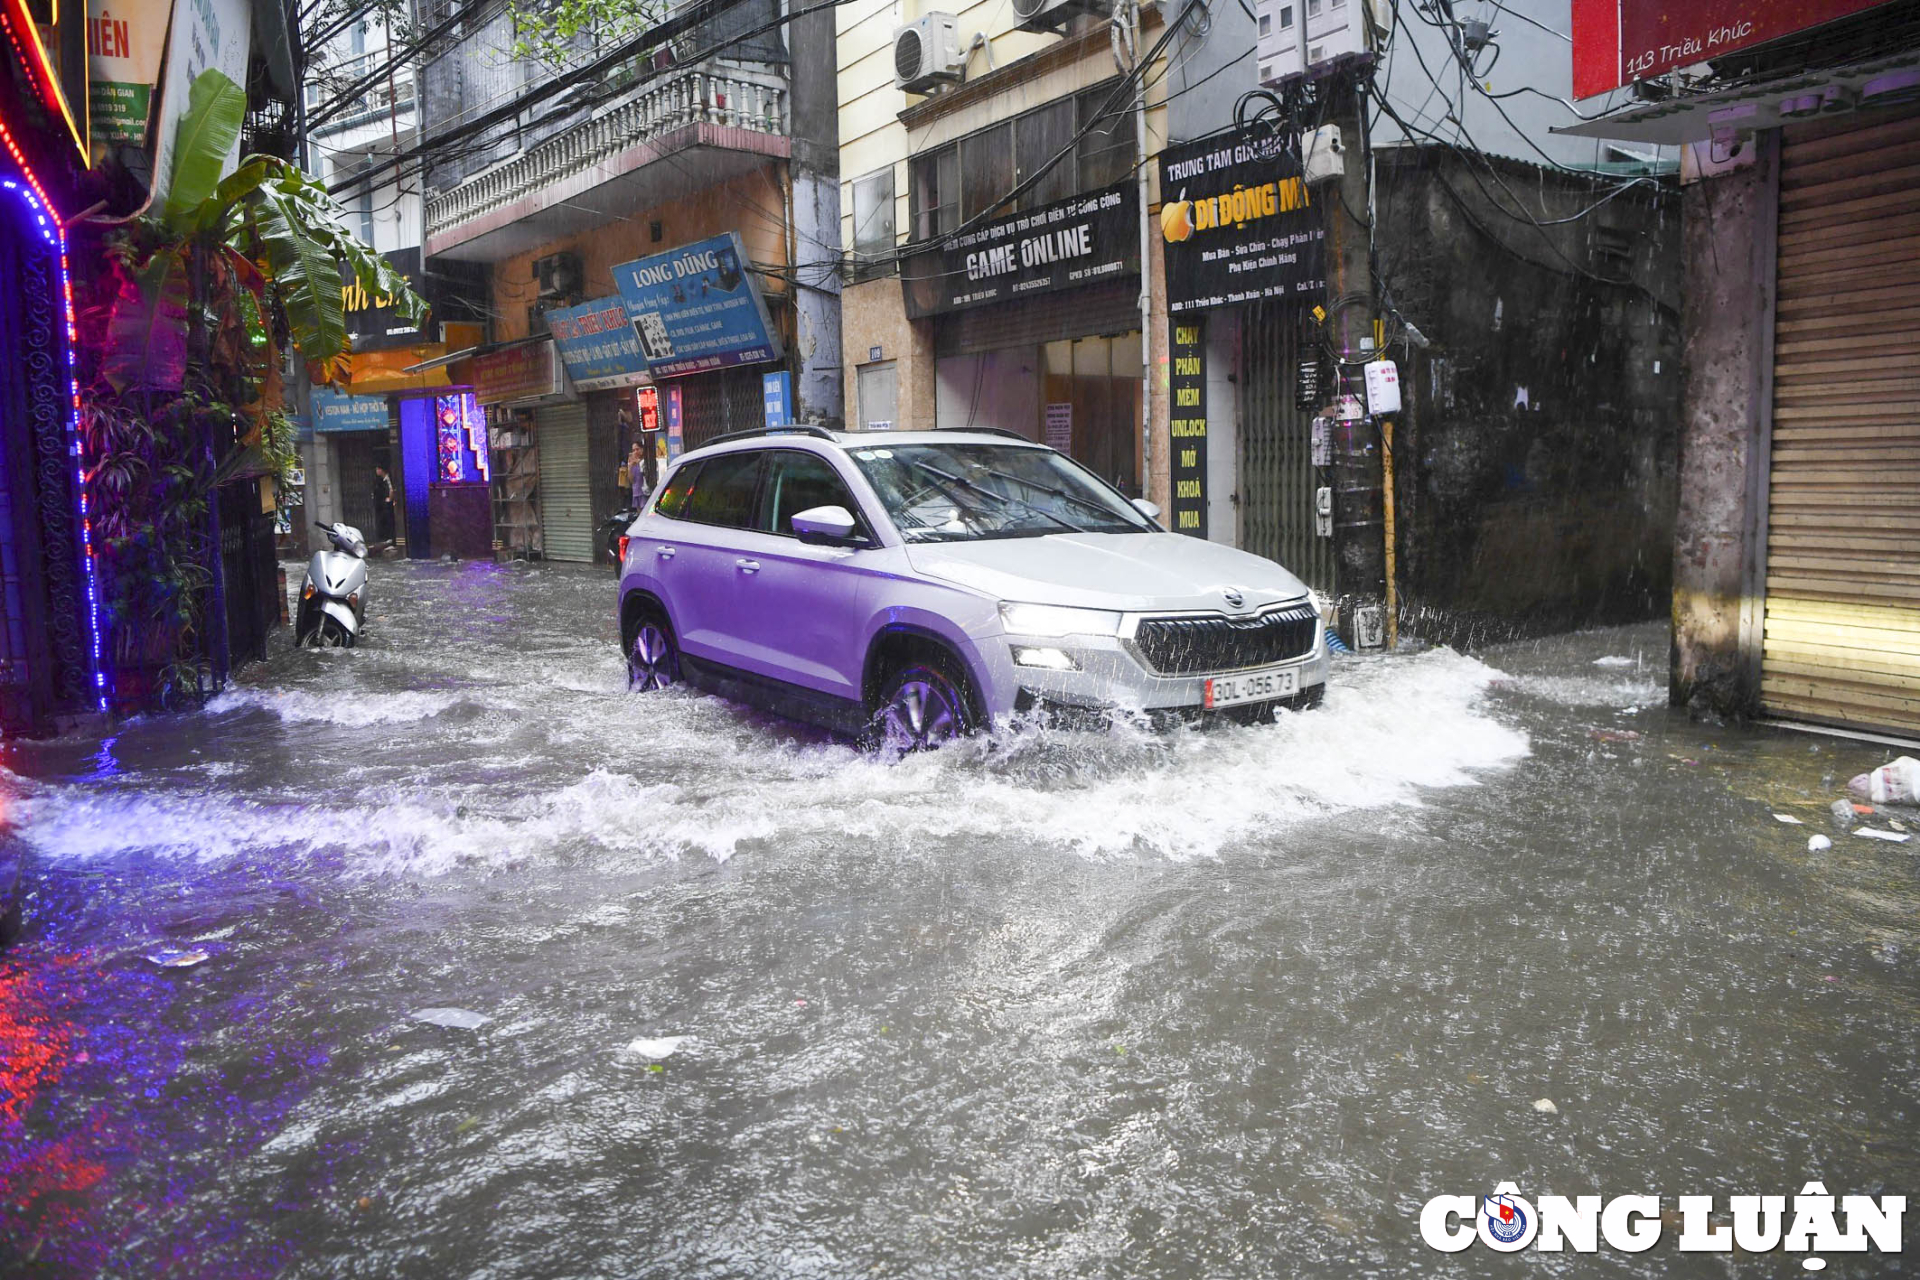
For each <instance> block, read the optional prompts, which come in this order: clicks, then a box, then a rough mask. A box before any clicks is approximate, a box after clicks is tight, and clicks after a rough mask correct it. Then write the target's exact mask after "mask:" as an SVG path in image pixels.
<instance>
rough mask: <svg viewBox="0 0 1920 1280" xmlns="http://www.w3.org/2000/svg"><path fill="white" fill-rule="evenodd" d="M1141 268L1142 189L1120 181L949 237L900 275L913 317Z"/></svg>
mask: <svg viewBox="0 0 1920 1280" xmlns="http://www.w3.org/2000/svg"><path fill="white" fill-rule="evenodd" d="M1139 272H1140V195H1139V191H1138V189H1137V188H1136V187H1135V186H1134V184H1133V183H1131V182H1120V183H1115V184H1114V185H1113V186H1111V187H1102V188H1101V189H1100V190H1098V191H1089V192H1087V193H1085V194H1084V195H1077V196H1071V197H1069V198H1067V199H1065V200H1057V201H1055V202H1054V203H1052V204H1048V205H1042V206H1041V207H1040V208H1038V209H1033V210H1029V211H1028V212H1025V213H1017V214H1013V215H1012V216H1010V217H1005V218H997V219H995V220H994V221H992V222H988V223H985V224H984V225H982V226H979V227H976V228H974V229H973V230H971V231H968V232H966V233H964V234H962V235H957V236H951V237H949V238H947V239H946V240H944V241H942V242H941V243H940V245H939V246H938V247H937V248H932V249H928V250H925V251H923V252H920V253H916V254H914V255H913V256H912V257H910V258H908V259H907V261H906V263H905V265H904V266H903V268H902V270H901V274H900V280H901V285H902V288H903V289H904V291H905V293H906V299H907V315H908V317H909V318H911V319H914V320H919V319H921V318H923V317H925V316H930V315H935V314H938V313H940V312H943V311H960V310H964V309H966V308H968V307H983V306H987V305H990V304H992V303H996V302H1010V301H1013V300H1014V299H1017V298H1023V297H1026V296H1027V295H1029V294H1034V293H1050V292H1052V291H1054V290H1056V289H1077V288H1079V287H1081V286H1082V285H1090V284H1102V283H1104V282H1106V281H1108V280H1117V279H1119V278H1121V277H1123V276H1129V275H1138V274H1139Z"/></svg>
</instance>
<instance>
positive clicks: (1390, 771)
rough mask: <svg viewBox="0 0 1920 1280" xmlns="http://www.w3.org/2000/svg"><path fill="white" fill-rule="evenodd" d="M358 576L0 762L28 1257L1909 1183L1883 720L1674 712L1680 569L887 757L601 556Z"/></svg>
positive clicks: (1285, 1261)
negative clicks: (1055, 728)
mask: <svg viewBox="0 0 1920 1280" xmlns="http://www.w3.org/2000/svg"><path fill="white" fill-rule="evenodd" d="M373 573H374V587H375V591H376V595H375V597H374V606H373V611H372V616H371V621H370V627H369V633H368V641H367V643H366V645H365V647H363V648H361V649H359V650H355V651H350V652H305V653H281V654H279V655H278V656H276V657H275V658H274V659H273V661H272V662H270V663H268V664H266V665H265V666H264V667H261V668H255V669H253V670H252V671H250V672H249V673H247V676H246V678H245V680H244V681H243V683H242V684H241V686H240V687H238V688H236V689H235V690H233V691H231V692H229V693H227V694H225V695H223V696H221V697H220V698H219V699H217V700H216V701H215V702H214V703H213V705H211V706H210V707H209V708H208V709H207V710H206V711H205V712H204V713H201V714H198V715H193V716H185V717H175V718H161V719H153V720H148V721H143V722H136V723H132V724H127V725H124V726H121V727H120V728H119V729H118V730H117V731H116V732H115V733H114V735H113V736H111V737H109V738H107V739H105V740H104V741H101V740H98V739H82V738H72V739H67V740H62V741H58V742H54V743H47V744H12V745H11V746H9V747H8V748H7V749H6V753H5V755H4V757H0V759H3V760H4V763H5V766H6V769H7V773H5V774H4V775H0V787H3V789H4V791H5V793H6V804H7V808H8V816H9V818H10V819H11V821H12V823H13V824H14V826H15V828H16V830H17V832H18V834H19V835H20V837H21V838H22V839H24V841H25V842H26V843H27V845H28V846H29V847H30V849H31V850H32V853H33V857H34V862H33V864H32V869H31V873H30V874H31V876H32V878H33V880H34V881H35V883H36V886H37V887H36V888H35V891H34V895H33V897H32V899H31V901H30V902H29V904H28V923H27V931H26V934H25V936H24V937H23V939H22V940H21V942H20V943H19V944H17V945H16V946H15V948H14V949H13V950H12V951H11V952H10V953H8V954H7V955H6V956H5V957H0V1055H4V1057H3V1058H0V1274H6V1275H48V1276H93V1275H115V1276H123V1275H124V1276H138V1277H161V1276H165V1277H172V1276H179V1277H244V1276H269V1275H284V1276H292V1277H307V1276H335V1275H338V1276H349V1275H351V1276H423V1277H424V1276H480V1275H484V1276H489V1277H522V1276H525V1277H535V1276H538V1277H548V1276H649V1277H675V1278H680V1277H776V1276H778V1277H785V1276H807V1277H813V1276H821V1277H840V1276H911V1277H932V1276H952V1277H976V1276H993V1277H998V1276H1100V1277H1107V1276H1167V1277H1185V1276H1195V1277H1199V1276H1206V1277H1238V1276H1246V1277H1269V1276H1398V1275H1409V1274H1435V1275H1467V1274H1479V1273H1483V1272H1491V1273H1494V1274H1509V1275H1516V1276H1517V1275H1522V1274H1545V1275H1565V1276H1584V1275H1623V1274H1638V1275H1653V1274H1661V1275H1665V1274H1680V1275H1703V1276H1725V1275H1732V1274H1738V1275H1740V1276H1749V1275H1755V1276H1772V1275H1790V1274H1805V1272H1803V1271H1802V1270H1801V1258H1800V1257H1799V1256H1798V1255H1791V1254H1787V1253H1783V1252H1782V1253H1771V1254H1764V1255H1746V1254H1741V1255H1733V1256H1720V1255H1697V1254H1683V1253H1679V1252H1677V1251H1676V1247H1675V1242H1676V1240H1677V1237H1678V1234H1679V1232H1678V1227H1677V1224H1676V1223H1673V1222H1670V1223H1669V1224H1668V1226H1667V1229H1666V1231H1665V1235H1664V1237H1663V1239H1662V1240H1661V1242H1660V1244H1659V1245H1658V1246H1657V1247H1656V1248H1655V1249H1654V1250H1653V1251H1652V1252H1649V1253H1645V1254H1638V1255H1634V1254H1623V1253H1617V1252H1608V1251H1604V1250H1603V1251H1602V1252H1601V1253H1599V1254H1597V1255H1592V1256H1580V1255H1576V1254H1572V1253H1559V1254H1548V1253H1539V1252H1529V1253H1527V1254H1523V1255H1520V1256H1517V1257H1502V1256H1499V1255H1495V1254H1492V1253H1490V1252H1488V1251H1487V1250H1486V1249H1485V1248H1484V1247H1480V1246H1476V1247H1475V1248H1474V1249H1473V1250H1472V1251H1471V1252H1469V1253H1465V1254H1460V1255H1452V1256H1449V1255H1442V1254H1438V1253H1434V1252H1432V1251H1430V1250H1428V1249H1427V1248H1426V1247H1425V1246H1424V1245H1422V1243H1421V1241H1420V1237H1419V1230H1418V1220H1419V1210H1420V1206H1421V1205H1422V1204H1423V1203H1425V1202H1426V1200H1427V1199H1428V1198H1430V1197H1432V1196H1435V1195H1440V1194H1456V1195H1478V1194H1485V1193H1488V1192H1490V1191H1491V1190H1492V1189H1493V1186H1494V1184H1496V1183H1497V1182H1500V1181H1503V1180H1511V1181H1514V1182H1515V1183H1517V1184H1518V1185H1519V1186H1520V1189H1521V1191H1522V1192H1523V1194H1526V1195H1529V1196H1538V1195H1540V1194H1542V1193H1548V1194H1561V1195H1569V1196H1571V1195H1577V1194H1602V1195H1607V1196H1615V1195H1625V1194H1632V1193H1638V1194H1659V1195H1662V1196H1664V1197H1666V1200H1665V1201H1664V1203H1665V1205H1666V1206H1667V1207H1668V1208H1672V1206H1673V1204H1674V1200H1673V1197H1677V1196H1679V1195H1683V1194H1700V1195H1713V1196H1716V1197H1718V1205H1719V1207H1720V1209H1721V1210H1722V1212H1723V1213H1724V1211H1725V1209H1726V1203H1727V1202H1726V1197H1728V1196H1730V1195H1735V1194H1753V1193H1761V1194H1767V1195H1783V1196H1787V1197H1792V1196H1793V1195H1794V1194H1795V1193H1796V1192H1798V1191H1799V1190H1800V1189H1801V1187H1802V1186H1803V1185H1804V1184H1805V1183H1807V1182H1810V1181H1814V1180H1819V1181H1822V1182H1823V1183H1824V1184H1825V1186H1826V1187H1827V1189H1828V1190H1829V1191H1830V1192H1832V1193H1833V1194H1834V1195H1836V1196H1838V1195H1847V1194H1868V1195H1885V1194H1908V1195H1911V1194H1913V1193H1915V1192H1917V1191H1920V915H1917V914H1916V912H1917V911H1920V840H1916V841H1915V842H1914V843H1912V844H1910V845H1907V846H1902V845H1898V844H1888V843H1878V842H1875V841H1871V840H1867V839H1861V838H1859V837H1857V836H1852V835H1848V834H1843V833H1841V832H1839V831H1837V830H1835V829H1834V828H1833V827H1832V825H1831V822H1830V820H1829V818H1828V815H1827V812H1826V810H1827V805H1828V804H1829V803H1830V802H1831V801H1832V800H1833V799H1834V798H1835V797H1836V795H1838V790H1837V788H1839V787H1843V786H1844V785H1845V781H1846V779H1847V777H1848V776H1850V775H1851V774H1853V773H1856V772H1859V771H1861V770H1864V769H1865V768H1867V767H1869V766H1871V765H1874V764H1878V763H1880V762H1881V761H1882V760H1884V759H1885V758H1886V756H1887V755H1889V754H1892V753H1891V752H1888V751H1887V750H1885V749H1884V748H1881V747H1876V746H1872V745H1870V744H1863V743H1857V742H1841V741H1835V740H1830V739H1825V738H1815V737H1808V736H1804V735H1798V734H1791V733H1785V732H1779V731H1764V730H1763V731H1751V730H1737V729H1714V728H1705V727H1701V726H1695V725H1689V724H1688V723H1687V722H1686V721H1685V720H1684V718H1681V717H1677V716H1675V715H1673V714H1672V713H1670V712H1669V711H1668V710H1667V709H1666V707H1665V705H1664V703H1665V698H1664V688H1663V685H1664V671H1665V665H1666V640H1665V634H1664V629H1663V628H1661V627H1659V626H1657V625H1656V626H1652V627H1643V628H1628V629H1620V630H1612V631H1603V632H1590V633H1585V634H1581V635H1576V636H1571V637H1565V638H1560V639H1555V640H1551V641H1545V642H1540V643H1537V644H1526V645H1519V646H1514V647H1510V648H1506V649H1497V650H1492V651H1488V652H1485V653H1482V654H1479V655H1477V656H1471V657H1470V656H1463V655H1461V654H1457V653H1454V652H1451V651H1446V650H1430V651H1426V652H1419V653H1405V654H1399V655H1395V656H1392V657H1386V658H1373V659H1343V660H1340V661H1339V663H1338V664H1337V665H1336V668H1335V671H1334V686H1333V688H1332V691H1331V693H1330V694H1329V697H1328V699H1327V703H1326V706H1325V707H1324V709H1322V710H1321V711H1318V712H1312V713H1307V714H1304V715H1296V716H1290V717H1287V718H1286V719H1285V720H1284V721H1283V722H1282V723H1279V724H1275V725H1270V726H1260V727H1225V728H1221V729H1219V730H1217V731H1180V732H1175V733H1173V734H1170V735H1167V736H1153V735H1150V734H1145V733H1140V732H1135V731H1133V730H1130V729H1125V728H1122V729H1118V730H1116V731H1114V732H1113V733H1110V734H1098V735H1096V734H1086V733H1054V732H1027V733H1022V734H1016V735H1012V736H1009V737H1006V738H1003V739H1000V740H997V741H991V742H979V743H971V744H966V745H964V746H962V747H959V748H956V749H952V750H948V751H943V752H940V753H938V754H935V755H931V756H926V757H917V758H909V759H906V760H904V761H901V762H899V763H887V762H885V761H880V760H876V759H872V758H868V757H863V756H861V755H859V754H857V753H855V752H854V751H853V750H851V749H850V748H848V747H846V746H844V745H840V744H837V743H835V742H833V741H831V740H829V739H826V738H824V737H821V736H820V735H816V734H813V733H809V732H806V731H802V730H798V729H796V728H794V727H793V726H790V725H787V724H785V723H783V722H780V721H777V720H772V719H768V718H765V717H762V716H758V715H755V714H752V713H749V712H747V711H744V710H742V709H740V708H738V707H736V706H733V705H730V704H728V703H725V702H722V701H719V700H716V699H712V698H707V697H702V696H696V695H693V694H690V693H686V692H684V691H673V692H670V693H667V694H653V695H630V694H628V693H626V692H625V691H624V672H623V669H622V666H621V662H620V659H619V657H618V654H617V647H616V644H615V639H614V634H613V621H612V595H613V585H612V579H611V575H610V574H608V573H606V572H603V571H593V570H588V569H585V568H580V569H567V568H558V567H547V568H534V569H528V568H526V567H519V568H500V567H495V566H492V565H437V564H425V565H414V564H405V563H401V564H392V563H380V564H376V565H375V566H374V569H373ZM295 576H296V577H297V574H296V575H295ZM1601 660H1606V661H1601ZM1776 812H1777V813H1784V814H1787V815H1789V816H1797V817H1800V818H1802V819H1804V821H1805V825H1803V826H1790V825H1787V824H1784V823H1781V822H1778V821H1776V820H1775V818H1774V817H1773V816H1772V815H1773V814H1774V813H1776ZM1883 825H1884V823H1883ZM1909 825H1910V826H1920V823H1912V824H1909ZM1820 832H1824V833H1828V834H1830V835H1831V836H1832V837H1833V841H1834V844H1833V848H1832V849H1831V850H1830V851H1827V852H1824V853H1810V852H1808V850H1807V847H1806V846H1807V837H1808V836H1809V835H1810V834H1813V833H1820ZM163 945H164V946H172V947H176V948H186V949H195V948H197V949H200V950H204V951H206V952H207V953H208V955H209V958H208V959H207V960H206V961H205V962H204V963H202V964H200V965H198V966H197V967H193V968H186V969H163V968H160V967H158V966H156V965H155V964H153V963H151V962H150V961H149V960H148V959H146V958H145V957H146V956H147V955H148V954H149V953H152V952H154V951H155V948H156V947H158V946H163ZM446 1007H451V1008H458V1009H464V1010H469V1011H472V1012H474V1013H477V1014H481V1015H484V1016H485V1017H487V1018H488V1019H490V1021H488V1022H486V1023H485V1024H484V1025H482V1026H479V1027H478V1028H474V1029H462V1028H458V1027H444V1026H436V1025H429V1024H426V1023H423V1022H420V1021H416V1020H413V1019H412V1018H411V1016H410V1015H412V1014H413V1013H414V1012H416V1011H418V1010H421V1009H425V1008H446ZM675 1038H679V1039H678V1040H677V1042H676V1039H675ZM636 1042H640V1043H636ZM648 1042H664V1043H648ZM662 1054H665V1055H666V1056H664V1057H662V1056H661V1055H662ZM1540 1100H1550V1101H1551V1102H1552V1103H1553V1106H1554V1110H1553V1111H1552V1112H1551V1113H1549V1112H1546V1111H1544V1110H1541V1109H1537V1108H1536V1105H1535V1104H1536V1102H1538V1101H1540ZM1789 1206H1791V1200H1789ZM1907 1237H1908V1239H1909V1240H1912V1239H1914V1238H1915V1233H1914V1231H1913V1230H1912V1229H1911V1228H1910V1229H1909V1230H1908V1232H1907ZM1827 1261H1828V1263H1829V1266H1828V1270H1827V1271H1826V1273H1825V1274H1828V1275H1861V1276H1864V1275H1882V1274H1888V1273H1890V1272H1894V1271H1897V1270H1899V1269H1900V1267H1901V1266H1902V1264H1903V1261H1904V1259H1903V1258H1902V1257H1898V1256H1886V1255H1879V1254H1872V1255H1865V1256H1862V1255H1857V1254H1854V1255H1849V1254H1830V1255H1827Z"/></svg>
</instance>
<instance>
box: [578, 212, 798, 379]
mask: <svg viewBox="0 0 1920 1280" xmlns="http://www.w3.org/2000/svg"><path fill="white" fill-rule="evenodd" d="M746 261H747V255H746V250H745V249H744V248H742V247H741V244H740V237H739V236H737V235H735V234H734V233H733V232H731V231H729V232H727V233H726V234H725V235H720V236H713V237H711V238H710V239H706V240H700V241H697V242H695V243H693V244H689V245H682V246H681V247H680V248H678V249H675V250H673V251H672V252H670V253H657V254H655V255H653V256H652V257H650V258H641V259H639V260H637V261H634V262H623V263H621V264H620V265H619V266H617V267H615V268H614V269H613V281H614V283H615V284H616V285H618V286H619V287H620V297H621V299H622V301H624V302H625V303H626V308H627V315H628V317H629V318H630V319H631V320H632V322H633V331H634V334H635V336H636V337H638V339H639V342H640V350H641V352H642V354H643V355H645V357H646V361H647V368H648V370H649V371H650V372H651V373H652V374H653V376H654V377H656V378H677V377H680V376H681V375H683V374H689V373H702V372H705V371H706V370H709V369H725V368H730V367H732V366H734V365H742V364H764V363H766V362H767V361H769V360H778V359H779V358H780V343H779V342H778V341H777V340H776V339H775V338H774V336H773V322H772V319H771V318H770V317H769V316H768V315H767V303H766V299H765V298H763V297H762V296H761V294H760V285H759V282H758V281H756V280H755V279H754V277H753V275H752V273H751V272H750V271H748V270H747V267H746Z"/></svg>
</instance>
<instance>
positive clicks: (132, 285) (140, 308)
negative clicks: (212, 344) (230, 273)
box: [102, 248, 187, 391]
mask: <svg viewBox="0 0 1920 1280" xmlns="http://www.w3.org/2000/svg"><path fill="white" fill-rule="evenodd" d="M107 340H108V342H107V354H106V359H105V361H104V363H103V366H102V371H103V372H104V373H105V374H106V376H107V381H109V382H110V383H112V384H113V385H114V387H115V388H117V389H119V390H122V391H124V390H125V389H126V388H128V387H133V386H141V387H151V388H153V389H154V390H157V391H178V390H179V389H180V386H181V384H182V382H184V381H185V379H186V374H187V263H186V258H185V256H184V255H183V254H182V253H181V251H180V250H179V249H177V248H169V249H162V250H160V251H159V252H157V253H155V254H154V255H153V257H152V258H150V259H148V261H147V265H146V266H144V267H142V268H140V270H139V271H137V272H135V273H134V274H133V276H132V278H131V279H128V278H126V277H122V280H121V285H120V294H119V296H118V297H116V298H115V299H114V300H113V315H112V317H111V319H109V320H108V322H107Z"/></svg>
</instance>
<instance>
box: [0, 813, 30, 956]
mask: <svg viewBox="0 0 1920 1280" xmlns="http://www.w3.org/2000/svg"><path fill="white" fill-rule="evenodd" d="M26 861H27V855H26V852H25V851H24V850H23V849H22V848H21V847H20V843H19V842H18V841H17V840H14V839H13V838H12V837H11V836H0V949H4V948H5V947H6V946H7V944H8V943H10V942H12V941H13V940H14V939H15V938H17V937H19V936H20V914H21V903H22V902H24V901H25V900H26V896H27V881H26V876H25V874H24V872H25V869H26Z"/></svg>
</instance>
